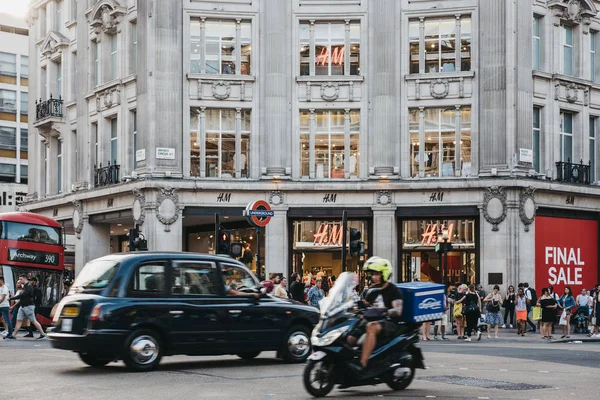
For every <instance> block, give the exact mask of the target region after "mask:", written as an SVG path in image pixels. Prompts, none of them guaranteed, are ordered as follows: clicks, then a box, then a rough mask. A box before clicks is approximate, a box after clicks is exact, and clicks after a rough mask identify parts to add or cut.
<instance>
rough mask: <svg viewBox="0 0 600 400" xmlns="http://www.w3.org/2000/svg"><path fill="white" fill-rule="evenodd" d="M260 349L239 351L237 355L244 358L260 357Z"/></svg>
mask: <svg viewBox="0 0 600 400" xmlns="http://www.w3.org/2000/svg"><path fill="white" fill-rule="evenodd" d="M259 354H260V351H244V352H242V353H238V354H237V356H238V357H239V358H241V359H243V360H252V359H253V358H256V357H258V355H259Z"/></svg>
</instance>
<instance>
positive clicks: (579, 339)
mask: <svg viewBox="0 0 600 400" xmlns="http://www.w3.org/2000/svg"><path fill="white" fill-rule="evenodd" d="M574 342H582V343H591V342H600V338H590V337H584V338H570V339H566V338H565V339H556V340H552V341H551V342H550V343H574Z"/></svg>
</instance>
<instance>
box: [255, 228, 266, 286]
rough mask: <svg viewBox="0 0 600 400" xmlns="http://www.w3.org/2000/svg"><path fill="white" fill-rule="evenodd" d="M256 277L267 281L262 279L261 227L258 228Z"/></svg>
mask: <svg viewBox="0 0 600 400" xmlns="http://www.w3.org/2000/svg"><path fill="white" fill-rule="evenodd" d="M256 275H257V276H258V279H259V280H261V281H264V280H265V279H266V277H265V278H263V277H262V268H261V267H260V226H257V227H256Z"/></svg>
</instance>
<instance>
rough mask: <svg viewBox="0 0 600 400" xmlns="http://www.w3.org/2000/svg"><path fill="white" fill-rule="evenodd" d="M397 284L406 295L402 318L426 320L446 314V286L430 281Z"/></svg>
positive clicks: (433, 319)
mask: <svg viewBox="0 0 600 400" xmlns="http://www.w3.org/2000/svg"><path fill="white" fill-rule="evenodd" d="M396 286H398V288H399V289H400V291H401V292H402V296H403V297H404V306H403V310H402V320H403V321H405V322H426V321H435V320H437V319H442V317H443V316H444V296H445V290H446V288H445V287H444V285H438V284H435V283H428V282H406V283H399V284H397V285H396Z"/></svg>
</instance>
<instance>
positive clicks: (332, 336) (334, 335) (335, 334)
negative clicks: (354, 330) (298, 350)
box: [311, 325, 350, 347]
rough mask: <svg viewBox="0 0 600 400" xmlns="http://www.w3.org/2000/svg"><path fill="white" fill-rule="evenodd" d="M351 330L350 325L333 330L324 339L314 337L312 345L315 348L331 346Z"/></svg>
mask: <svg viewBox="0 0 600 400" xmlns="http://www.w3.org/2000/svg"><path fill="white" fill-rule="evenodd" d="M348 329H350V325H346V326H343V327H341V328H337V329H334V330H332V331H331V332H328V333H326V334H325V335H324V336H322V337H318V336H317V335H313V336H312V338H311V344H312V345H313V346H319V347H323V346H329V345H330V344H331V343H333V342H335V341H336V340H337V339H338V338H339V337H340V336H342V335H343V334H344V333H346V332H347V331H348Z"/></svg>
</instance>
